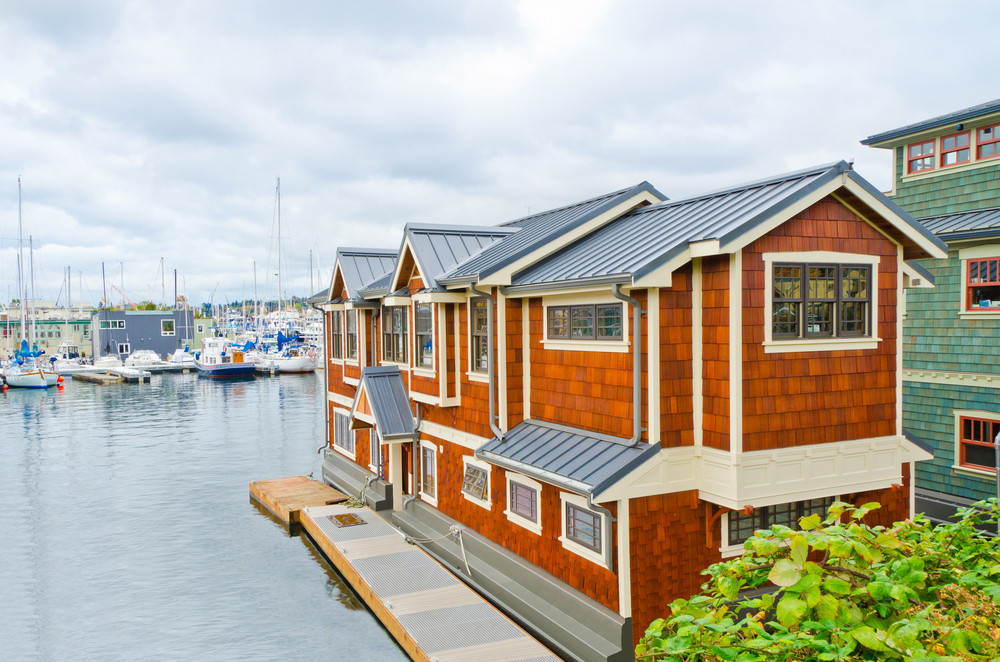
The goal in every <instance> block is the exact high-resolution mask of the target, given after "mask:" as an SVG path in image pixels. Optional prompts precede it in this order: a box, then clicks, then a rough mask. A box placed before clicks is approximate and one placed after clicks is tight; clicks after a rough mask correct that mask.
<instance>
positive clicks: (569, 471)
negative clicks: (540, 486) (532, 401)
mask: <svg viewBox="0 0 1000 662" xmlns="http://www.w3.org/2000/svg"><path fill="white" fill-rule="evenodd" d="M659 451H660V446H659V444H639V445H638V446H636V447H634V448H633V447H630V446H628V445H627V440H625V439H619V438H617V437H609V436H607V435H603V434H600V433H597V432H590V431H588V430H580V429H577V428H571V427H566V426H565V425H557V424H555V423H549V422H547V421H538V420H534V419H528V420H526V421H522V422H521V423H519V424H518V425H516V426H515V427H513V428H511V429H510V430H509V431H508V432H507V434H506V435H504V440H503V441H500V440H499V439H493V440H492V441H490V442H488V443H486V444H484V445H483V446H481V447H480V448H479V450H477V451H476V457H478V458H480V459H483V460H485V461H487V462H489V463H491V464H495V465H497V466H499V467H503V468H505V469H509V470H511V471H517V472H519V473H523V474H525V475H528V476H532V477H533V478H537V479H538V480H541V481H543V482H546V483H549V484H550V485H556V486H559V487H564V488H566V489H568V490H570V491H573V492H576V493H577V494H588V493H592V494H599V493H600V492H602V491H604V490H606V489H607V488H609V487H611V485H613V484H614V483H615V482H617V481H618V480H620V479H621V478H623V477H624V476H625V475H626V474H627V473H628V472H630V471H631V470H633V469H634V468H636V467H637V466H639V465H640V464H642V463H643V462H645V461H646V460H647V459H648V458H649V457H652V456H653V455H656V454H657V453H659Z"/></svg>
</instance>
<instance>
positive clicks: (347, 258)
mask: <svg viewBox="0 0 1000 662" xmlns="http://www.w3.org/2000/svg"><path fill="white" fill-rule="evenodd" d="M398 253H399V251H394V250H391V249H385V248H340V249H337V263H338V264H339V265H340V273H341V274H342V275H343V277H344V286H345V287H346V288H347V293H348V294H350V297H351V299H359V298H361V295H360V291H361V288H362V287H363V286H364V285H365V284H366V283H370V282H371V281H373V280H375V279H376V278H379V277H380V276H383V275H385V274H386V273H392V270H393V269H395V268H396V256H397V255H398Z"/></svg>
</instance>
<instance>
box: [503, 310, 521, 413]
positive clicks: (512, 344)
mask: <svg viewBox="0 0 1000 662" xmlns="http://www.w3.org/2000/svg"><path fill="white" fill-rule="evenodd" d="M504 313H505V315H506V320H507V323H506V325H505V328H504V338H503V339H502V341H503V342H505V343H506V347H507V365H506V370H507V393H506V396H507V429H508V430H509V429H511V428H512V427H514V426H515V425H517V424H518V423H520V422H521V421H523V420H524V351H523V349H522V346H523V345H524V334H523V333H522V328H521V317H522V307H521V299H506V306H505V308H504Z"/></svg>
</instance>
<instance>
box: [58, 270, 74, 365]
mask: <svg viewBox="0 0 1000 662" xmlns="http://www.w3.org/2000/svg"><path fill="white" fill-rule="evenodd" d="M72 287H73V272H72V271H70V267H66V331H65V333H63V339H64V341H65V342H66V343H67V346H66V347H67V348H66V358H67V359H68V358H69V315H70V311H71V310H72V309H73V293H72V291H71V290H72ZM60 344H61V343H60Z"/></svg>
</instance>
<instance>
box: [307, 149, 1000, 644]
mask: <svg viewBox="0 0 1000 662" xmlns="http://www.w3.org/2000/svg"><path fill="white" fill-rule="evenodd" d="M946 255H947V247H946V246H945V244H944V243H943V242H942V241H941V240H940V239H938V238H937V237H935V236H934V235H933V234H932V233H930V232H929V231H927V230H926V229H925V228H924V227H923V226H922V225H921V224H920V223H918V222H916V221H915V220H914V219H913V218H912V217H911V216H910V215H909V214H907V213H906V212H905V211H903V210H902V209H900V208H899V207H898V206H897V205H896V204H894V203H893V202H892V201H890V200H889V199H888V198H886V196H884V195H883V194H882V193H880V192H879V191H878V190H877V189H875V188H874V187H873V186H872V185H871V184H869V183H868V182H867V181H865V180H864V179H863V178H862V177H860V176H859V175H858V174H857V173H856V172H854V171H853V170H852V169H851V166H850V165H849V164H847V163H845V162H840V163H835V164H830V165H824V166H820V167H816V168H811V169H807V170H802V171H799V172H794V173H790V174H786V175H781V176H778V177H773V178H770V179H766V180H761V181H756V182H752V183H749V184H744V185H741V186H735V187H732V188H727V189H723V190H720V191H715V192H712V193H708V194H705V195H701V196H697V197H692V198H688V199H683V200H676V201H673V200H668V199H667V198H666V196H664V195H663V194H662V193H660V192H659V191H658V190H657V189H655V188H654V187H653V186H651V185H650V184H648V183H645V182H643V183H641V184H639V185H637V186H634V187H630V188H626V189H623V190H620V191H615V192H613V193H609V194H607V195H603V196H600V197H596V198H593V199H590V200H585V201H583V202H579V203H576V204H572V205H568V206H565V207H561V208H558V209H553V210H551V211H547V212H543V213H538V214H533V215H531V216H528V217H525V218H520V219H516V220H512V221H510V222H507V223H503V224H501V225H499V226H476V225H471V226H449V225H428V224H410V225H407V226H406V228H405V229H404V232H403V236H402V237H401V242H400V246H399V249H398V250H393V251H384V250H375V249H341V251H340V252H339V253H338V256H337V262H336V266H335V269H334V274H333V279H332V282H331V287H330V291H329V299H328V301H327V302H326V303H324V304H323V305H322V308H323V309H324V311H325V316H326V323H325V326H326V334H327V337H326V346H327V362H328V365H327V380H328V383H327V390H328V422H329V435H330V438H329V447H328V448H327V449H326V450H325V454H324V461H323V476H324V479H325V480H326V481H327V482H329V483H331V484H332V485H333V486H334V487H337V488H338V489H340V490H341V491H344V492H348V493H352V494H359V493H363V494H364V498H365V500H366V501H367V503H368V505H369V506H370V507H372V508H373V509H375V510H376V511H377V512H379V513H381V514H382V515H383V517H385V518H386V520H387V521H389V522H390V523H392V524H393V525H394V526H396V527H398V528H400V529H402V530H403V531H405V532H406V533H407V534H408V535H410V536H411V537H412V538H413V539H414V540H415V541H416V542H418V543H419V544H421V546H423V547H424V548H425V549H426V550H427V551H428V552H429V553H431V554H432V555H434V556H435V557H436V558H438V559H439V560H441V561H442V562H443V563H444V564H446V565H447V566H448V567H449V568H451V569H452V570H453V572H454V573H455V574H456V575H458V576H459V577H461V578H462V579H463V580H464V581H466V582H467V583H469V584H470V585H472V586H473V587H475V588H476V589H477V590H478V591H479V592H480V593H481V594H483V595H484V596H486V597H488V598H489V599H490V600H491V601H492V602H493V603H494V604H496V605H497V606H498V607H500V608H501V609H502V610H503V611H504V612H505V613H506V614H507V615H509V616H510V617H511V618H512V619H514V620H515V621H517V622H518V623H519V624H521V625H522V626H524V627H525V628H527V629H528V630H529V631H531V632H532V633H533V634H534V635H535V636H537V637H538V638H539V639H540V640H541V641H543V642H544V643H545V644H547V645H548V646H549V647H550V648H551V649H552V650H553V651H555V652H557V653H558V654H559V655H560V656H562V657H563V658H564V659H567V660H579V661H588V662H590V661H594V660H601V661H607V660H631V659H633V652H632V651H633V649H634V644H635V643H636V641H637V640H638V638H639V637H641V635H642V634H643V632H644V630H645V629H646V627H647V626H648V624H649V623H650V622H651V621H652V620H653V619H655V618H658V617H660V616H662V615H664V614H666V613H667V610H668V605H669V603H670V602H671V601H672V600H674V599H677V598H680V597H687V596H689V595H691V594H693V593H696V592H697V591H698V590H699V586H700V584H701V583H702V581H703V579H704V578H703V576H702V575H701V574H700V571H701V570H702V569H703V568H705V567H706V566H708V565H709V564H711V563H713V562H716V561H719V560H720V559H722V558H726V557H731V556H735V555H738V554H740V553H742V551H743V543H744V541H745V540H746V539H747V537H749V536H750V535H752V532H753V531H754V530H755V529H759V528H765V527H769V526H771V525H772V524H785V525H788V526H792V527H794V526H797V522H798V518H799V517H801V516H803V515H808V514H810V513H813V512H825V509H826V507H827V506H828V505H829V504H830V503H831V502H832V501H833V500H835V499H841V500H846V501H852V502H854V503H863V502H869V501H878V502H880V503H882V505H883V507H882V508H881V509H880V510H878V511H875V512H873V513H872V514H871V515H870V516H869V519H870V521H872V522H873V523H879V522H882V523H889V522H891V521H894V520H898V519H900V518H904V517H907V516H909V515H910V514H911V513H912V512H913V492H912V490H913V482H912V480H911V477H912V476H913V475H914V471H915V464H916V463H918V462H926V461H929V460H931V459H932V456H931V453H929V452H928V449H927V446H926V445H924V444H922V442H920V441H919V439H917V438H916V437H914V436H913V435H909V434H907V433H906V432H905V431H904V429H903V415H902V401H903V399H902V391H903V370H902V361H901V356H902V344H903V336H902V319H903V315H904V312H905V309H904V306H903V302H904V287H905V286H906V285H907V284H908V283H909V284H916V283H917V281H918V280H919V278H918V277H917V274H918V273H920V272H918V271H916V270H914V269H913V268H911V267H910V266H908V264H909V261H911V260H918V259H928V258H933V259H942V260H943V259H945V258H946ZM919 284H926V283H925V282H923V281H921V283H919ZM998 298H1000V297H998ZM458 530H460V531H461V532H462V534H461V535H456V533H455V532H456V531H458ZM400 572H405V569H400Z"/></svg>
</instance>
